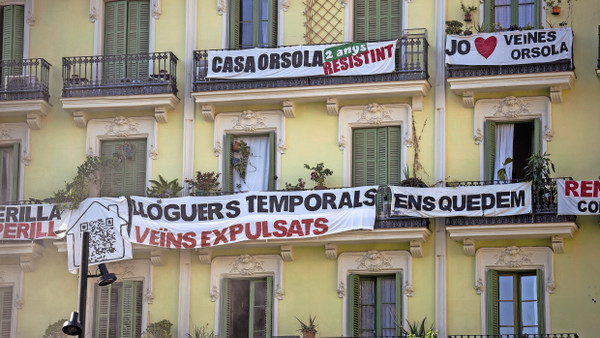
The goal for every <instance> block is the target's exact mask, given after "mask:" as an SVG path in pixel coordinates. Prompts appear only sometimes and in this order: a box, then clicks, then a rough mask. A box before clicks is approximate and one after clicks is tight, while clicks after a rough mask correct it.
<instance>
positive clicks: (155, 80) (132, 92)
mask: <svg viewBox="0 0 600 338" xmlns="http://www.w3.org/2000/svg"><path fill="white" fill-rule="evenodd" d="M177 61H178V59H177V57H176V56H175V55H174V54H173V53H171V52H157V53H149V54H126V55H99V56H76V57H64V58H63V89H62V98H61V101H62V104H63V108H64V109H65V110H67V111H70V112H72V113H73V117H74V119H75V123H76V125H77V126H78V127H82V128H83V127H85V126H86V124H87V119H88V117H87V115H88V114H91V113H97V112H107V111H121V110H123V109H138V110H139V109H147V108H153V109H154V110H155V117H156V119H157V121H158V122H162V123H166V122H167V111H168V110H172V109H173V108H175V106H176V105H177V103H178V102H179V99H178V98H177V75H176V74H177Z"/></svg>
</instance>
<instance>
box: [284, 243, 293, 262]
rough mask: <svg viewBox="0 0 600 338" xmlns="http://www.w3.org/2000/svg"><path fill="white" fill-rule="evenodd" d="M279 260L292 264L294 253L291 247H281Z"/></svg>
mask: <svg viewBox="0 0 600 338" xmlns="http://www.w3.org/2000/svg"><path fill="white" fill-rule="evenodd" d="M281 258H282V259H283V261H284V262H292V261H293V260H294V252H293V250H292V246H291V245H282V246H281Z"/></svg>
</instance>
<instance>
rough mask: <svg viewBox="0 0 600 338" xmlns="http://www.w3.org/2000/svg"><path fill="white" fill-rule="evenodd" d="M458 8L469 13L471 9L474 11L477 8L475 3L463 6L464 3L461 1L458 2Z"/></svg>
mask: <svg viewBox="0 0 600 338" xmlns="http://www.w3.org/2000/svg"><path fill="white" fill-rule="evenodd" d="M460 9H461V10H462V11H463V13H465V14H471V13H472V12H473V11H475V10H476V9H477V6H475V5H471V6H465V4H464V3H463V2H462V1H461V2H460Z"/></svg>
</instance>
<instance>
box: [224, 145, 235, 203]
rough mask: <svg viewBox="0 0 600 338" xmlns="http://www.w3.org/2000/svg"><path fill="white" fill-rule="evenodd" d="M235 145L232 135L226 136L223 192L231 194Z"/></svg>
mask: <svg viewBox="0 0 600 338" xmlns="http://www.w3.org/2000/svg"><path fill="white" fill-rule="evenodd" d="M232 143H233V136H232V135H231V134H225V142H224V147H223V169H224V170H223V171H224V175H223V176H224V177H223V181H224V182H223V191H224V192H226V193H228V194H231V193H233V166H232V165H231V157H232V153H231V145H232Z"/></svg>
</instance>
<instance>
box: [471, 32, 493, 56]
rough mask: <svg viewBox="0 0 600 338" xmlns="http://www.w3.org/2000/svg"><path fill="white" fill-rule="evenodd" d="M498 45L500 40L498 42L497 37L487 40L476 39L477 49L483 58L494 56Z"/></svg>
mask: <svg viewBox="0 0 600 338" xmlns="http://www.w3.org/2000/svg"><path fill="white" fill-rule="evenodd" d="M497 43H498V40H496V37H495V36H490V37H489V38H487V39H484V38H477V39H475V48H477V51H478V52H479V54H481V56H483V57H484V58H486V59H487V58H488V57H489V56H490V55H492V53H493V52H494V49H496V44H497Z"/></svg>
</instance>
